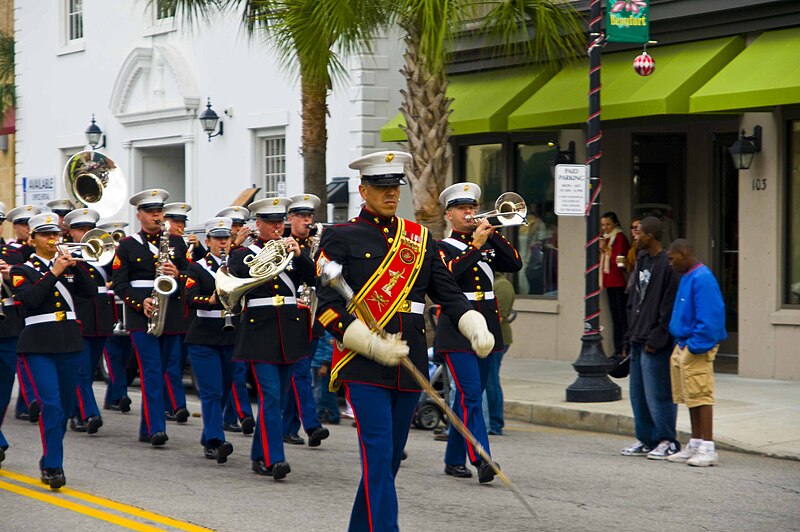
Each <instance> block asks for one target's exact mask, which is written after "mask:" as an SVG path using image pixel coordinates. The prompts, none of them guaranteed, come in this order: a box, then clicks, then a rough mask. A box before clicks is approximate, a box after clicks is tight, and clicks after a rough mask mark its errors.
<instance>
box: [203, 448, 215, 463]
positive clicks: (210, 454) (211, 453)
mask: <svg viewBox="0 0 800 532" xmlns="http://www.w3.org/2000/svg"><path fill="white" fill-rule="evenodd" d="M203 456H205V457H206V458H207V459H208V460H216V459H217V448H216V447H203Z"/></svg>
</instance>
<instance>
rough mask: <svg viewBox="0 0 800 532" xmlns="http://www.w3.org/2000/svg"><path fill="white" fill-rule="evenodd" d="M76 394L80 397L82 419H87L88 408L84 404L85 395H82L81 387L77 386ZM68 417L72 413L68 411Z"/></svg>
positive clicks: (79, 404)
mask: <svg viewBox="0 0 800 532" xmlns="http://www.w3.org/2000/svg"><path fill="white" fill-rule="evenodd" d="M75 396H76V397H77V398H78V410H80V412H81V419H82V420H84V421H85V420H86V408H84V405H83V396H82V395H81V387H80V385H79V386H75ZM66 415H67V417H69V416H70V413H68V412H67V413H66Z"/></svg>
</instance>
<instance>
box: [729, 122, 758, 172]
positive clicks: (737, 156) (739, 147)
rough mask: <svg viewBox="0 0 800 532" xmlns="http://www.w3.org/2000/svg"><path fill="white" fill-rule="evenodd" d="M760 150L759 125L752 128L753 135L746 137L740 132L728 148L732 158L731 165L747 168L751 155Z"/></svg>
mask: <svg viewBox="0 0 800 532" xmlns="http://www.w3.org/2000/svg"><path fill="white" fill-rule="evenodd" d="M760 151H761V126H756V127H754V128H753V135H752V136H750V137H748V136H746V135H745V134H744V129H743V130H742V134H741V135H740V136H739V138H738V139H737V140H736V142H734V143H733V146H731V147H729V148H728V152H730V154H731V157H732V158H733V166H734V167H736V169H737V170H747V169H748V168H750V165H751V164H752V163H753V156H754V155H755V154H756V153H758V152H760Z"/></svg>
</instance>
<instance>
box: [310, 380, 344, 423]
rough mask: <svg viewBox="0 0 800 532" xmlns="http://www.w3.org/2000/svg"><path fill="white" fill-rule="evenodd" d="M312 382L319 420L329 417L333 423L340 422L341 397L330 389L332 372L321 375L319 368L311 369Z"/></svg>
mask: <svg viewBox="0 0 800 532" xmlns="http://www.w3.org/2000/svg"><path fill="white" fill-rule="evenodd" d="M311 381H312V385H313V387H314V401H315V402H316V403H317V419H319V418H320V417H322V416H328V421H329V422H331V423H334V424H336V423H338V422H339V397H338V396H337V395H336V394H335V393H334V392H332V391H330V390H329V389H328V385H329V384H330V382H331V374H330V370H328V372H327V373H325V375H320V374H319V368H311Z"/></svg>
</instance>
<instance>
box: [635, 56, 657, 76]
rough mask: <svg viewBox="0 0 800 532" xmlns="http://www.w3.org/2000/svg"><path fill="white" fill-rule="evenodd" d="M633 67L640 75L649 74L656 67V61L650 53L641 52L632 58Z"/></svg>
mask: <svg viewBox="0 0 800 532" xmlns="http://www.w3.org/2000/svg"><path fill="white" fill-rule="evenodd" d="M633 69H634V70H635V71H636V73H637V74H639V75H640V76H649V75H650V74H652V73H653V71H654V70H655V69H656V62H655V60H654V59H653V58H652V57H651V56H650V54H648V53H647V52H642V55H639V56H637V57H636V59H634V60H633Z"/></svg>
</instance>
